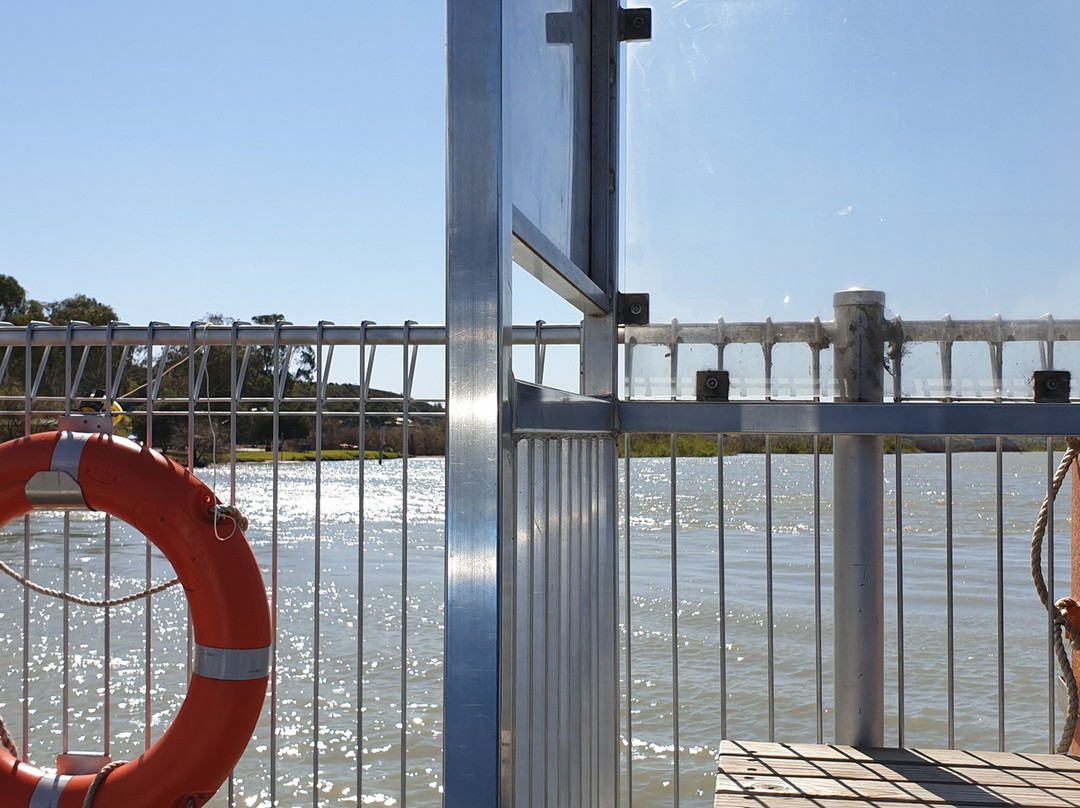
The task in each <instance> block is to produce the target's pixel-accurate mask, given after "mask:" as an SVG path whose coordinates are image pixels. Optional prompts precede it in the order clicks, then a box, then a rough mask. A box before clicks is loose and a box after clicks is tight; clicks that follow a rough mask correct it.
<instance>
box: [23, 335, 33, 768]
mask: <svg viewBox="0 0 1080 808" xmlns="http://www.w3.org/2000/svg"><path fill="white" fill-rule="evenodd" d="M34 326H35V323H30V324H29V325H27V327H26V363H25V364H26V367H25V369H24V370H25V379H24V382H23V395H24V404H23V412H24V416H23V431H24V433H25V434H27V435H29V434H30V430H31V427H32V421H31V415H32V413H33V395H32V392H31V388H32V380H33V378H34V377H33V371H34V353H33V349H32V347H31V346H32V345H33V338H34ZM23 576H24V577H25V578H27V579H29V578H30V515H29V514H27V515H26V516H24V517H23ZM22 634H23V637H22V647H23V670H22V704H23V709H22V758H23V760H26V759H28V758H29V757H30V590H29V589H28V588H26V587H23V624H22Z"/></svg>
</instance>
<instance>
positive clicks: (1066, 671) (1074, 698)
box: [1031, 437, 1080, 755]
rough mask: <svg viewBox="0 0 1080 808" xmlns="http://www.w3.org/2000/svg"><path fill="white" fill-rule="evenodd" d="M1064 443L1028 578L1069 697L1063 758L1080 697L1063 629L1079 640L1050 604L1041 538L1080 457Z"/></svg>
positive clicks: (1079, 448)
mask: <svg viewBox="0 0 1080 808" xmlns="http://www.w3.org/2000/svg"><path fill="white" fill-rule="evenodd" d="M1065 443H1066V445H1067V446H1068V448H1067V449H1066V451H1065V454H1064V456H1063V457H1062V458H1061V463H1059V464H1058V467H1057V471H1056V472H1055V473H1054V478H1053V481H1052V484H1051V490H1050V492H1049V493H1048V494H1047V495H1046V497H1045V498H1044V499H1043V503H1042V507H1041V508H1040V509H1039V516H1038V518H1037V519H1036V520H1035V530H1034V532H1033V533H1032V535H1031V578H1032V581H1033V582H1034V584H1035V591H1036V592H1037V593H1038V595H1039V600H1040V601H1041V602H1042V605H1043V607H1044V608H1046V610H1047V611H1048V612H1051V613H1052V615H1053V618H1052V619H1053V625H1054V655H1055V656H1056V657H1057V661H1058V667H1059V668H1061V681H1062V682H1063V683H1064V685H1065V689H1066V691H1067V693H1068V712H1067V716H1066V719H1065V727H1064V729H1063V731H1062V733H1061V740H1060V741H1059V742H1058V746H1057V751H1058V754H1062V755H1064V754H1068V751H1069V748H1070V747H1071V746H1072V743H1073V736H1074V735H1075V733H1076V725H1077V720H1078V715H1080V696H1078V694H1077V687H1076V677H1075V676H1074V674H1073V669H1072V663H1071V661H1070V659H1069V654H1068V652H1067V651H1066V650H1065V641H1064V639H1063V638H1062V629H1066V628H1067V629H1068V631H1069V634H1070V635H1071V636H1072V637H1076V638H1080V631H1077V628H1076V627H1075V626H1073V624H1072V623H1071V621H1069V620H1068V618H1067V617H1065V615H1064V614H1063V613H1062V611H1061V605H1060V604H1061V601H1058V603H1054V604H1051V603H1050V602H1049V598H1050V594H1049V591H1048V590H1047V587H1046V579H1045V578H1044V577H1043V571H1042V545H1043V537H1044V536H1045V535H1046V525H1047V522H1048V521H1049V518H1050V503H1051V502H1053V501H1054V500H1055V499H1057V495H1058V491H1060V490H1061V484H1062V483H1063V482H1064V481H1065V477H1066V475H1067V474H1068V473H1069V468H1070V467H1071V466H1072V464H1073V461H1074V460H1076V457H1077V455H1078V454H1080V438H1077V437H1070V438H1066V439H1065Z"/></svg>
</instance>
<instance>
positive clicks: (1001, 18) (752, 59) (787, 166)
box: [623, 0, 1080, 322]
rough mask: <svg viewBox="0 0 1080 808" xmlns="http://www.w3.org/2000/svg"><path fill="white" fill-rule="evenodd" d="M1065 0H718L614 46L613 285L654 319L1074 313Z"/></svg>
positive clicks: (669, 15)
mask: <svg viewBox="0 0 1080 808" xmlns="http://www.w3.org/2000/svg"><path fill="white" fill-rule="evenodd" d="M1078 42H1080V5H1078V4H1076V3H1074V2H1067V1H1066V0H1035V1H1034V2H1027V1H1025V2H1019V1H1018V0H959V1H958V2H949V3H942V2H931V0H914V1H913V2H903V3H865V2H857V0H821V2H813V3H806V2H796V1H795V0H756V1H755V2H744V1H743V0H711V1H710V2H686V1H685V0H683V1H682V2H677V1H676V2H672V3H670V4H666V5H664V6H663V7H662V8H657V9H656V10H655V13H654V17H653V37H652V41H651V42H648V43H641V44H634V45H633V46H631V47H628V48H627V50H626V59H627V62H626V64H627V67H626V78H627V90H626V122H627V123H626V135H625V143H626V146H625V155H626V158H625V159H626V185H625V202H624V209H625V244H624V261H625V282H624V284H623V287H624V288H626V289H631V290H633V291H642V292H650V293H651V294H652V319H653V321H654V322H662V321H666V320H667V319H670V318H671V317H678V318H679V319H680V320H681V321H683V322H689V321H698V322H711V321H714V320H716V318H717V317H720V316H722V317H725V318H727V319H729V320H734V319H744V320H761V319H763V318H764V317H766V316H771V317H773V318H774V319H777V320H781V319H782V320H806V319H809V318H810V317H813V316H814V315H819V316H822V318H823V319H831V306H832V294H833V292H835V291H837V290H840V289H845V288H848V287H851V286H865V287H870V288H874V289H878V290H881V291H883V292H885V293H886V296H887V303H888V306H889V308H890V309H891V310H892V311H894V312H896V313H898V314H900V315H901V316H902V317H903V318H904V319H905V320H911V319H916V318H923V319H925V318H939V317H941V316H943V315H944V314H945V313H951V314H952V315H953V316H954V317H966V318H980V319H981V318H987V317H990V316H991V315H993V314H994V313H996V312H1000V313H1001V314H1002V315H1003V316H1005V317H1024V318H1031V317H1037V316H1039V315H1041V314H1042V313H1044V312H1047V311H1053V313H1054V314H1055V316H1057V317H1061V318H1065V317H1075V316H1076V314H1075V313H1074V312H1075V310H1076V309H1077V305H1076V302H1075V301H1077V299H1078V298H1080V230H1078V229H1077V228H1076V222H1077V221H1078V220H1080V194H1077V193H1076V188H1077V187H1080V150H1078V149H1077V148H1076V143H1077V142H1078V140H1080V105H1078V104H1077V99H1078V98H1080V47H1077V43H1078Z"/></svg>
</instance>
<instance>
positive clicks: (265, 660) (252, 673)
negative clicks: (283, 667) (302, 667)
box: [193, 643, 270, 682]
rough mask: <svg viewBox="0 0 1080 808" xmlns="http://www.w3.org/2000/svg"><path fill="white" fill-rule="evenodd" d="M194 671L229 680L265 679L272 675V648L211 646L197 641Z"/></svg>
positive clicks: (200, 674) (206, 677)
mask: <svg viewBox="0 0 1080 808" xmlns="http://www.w3.org/2000/svg"><path fill="white" fill-rule="evenodd" d="M193 672H194V673H195V674H196V675H198V676H201V677H203V678H204V679H223V680H225V681H229V682H244V681H248V680H249V679H263V678H265V677H267V676H269V675H270V648H269V646H268V647H266V648H211V647H210V646H208V645H199V644H198V643H196V644H195V662H194V668H193Z"/></svg>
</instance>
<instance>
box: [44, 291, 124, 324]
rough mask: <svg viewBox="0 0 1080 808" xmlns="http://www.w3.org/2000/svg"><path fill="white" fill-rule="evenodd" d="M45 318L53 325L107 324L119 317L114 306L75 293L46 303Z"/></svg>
mask: <svg viewBox="0 0 1080 808" xmlns="http://www.w3.org/2000/svg"><path fill="white" fill-rule="evenodd" d="M45 319H46V320H47V321H48V322H50V323H52V324H53V325H67V324H68V323H71V322H82V323H90V325H107V324H108V323H111V322H113V321H114V320H117V319H119V318H118V317H117V316H116V311H115V310H114V309H113V307H112V306H108V305H106V304H105V303H101V302H100V301H98V300H95V299H94V298H92V297H88V296H87V295H74V296H73V297H67V298H64V299H63V300H57V301H55V302H53V303H48V304H46V305H45Z"/></svg>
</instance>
